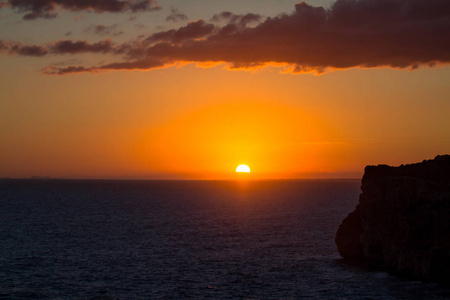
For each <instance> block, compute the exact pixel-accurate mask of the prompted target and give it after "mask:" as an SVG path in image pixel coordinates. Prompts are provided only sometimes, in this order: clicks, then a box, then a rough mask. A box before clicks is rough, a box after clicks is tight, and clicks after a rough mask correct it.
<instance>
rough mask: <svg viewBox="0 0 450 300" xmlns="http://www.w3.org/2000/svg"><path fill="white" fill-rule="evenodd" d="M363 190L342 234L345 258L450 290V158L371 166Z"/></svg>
mask: <svg viewBox="0 0 450 300" xmlns="http://www.w3.org/2000/svg"><path fill="white" fill-rule="evenodd" d="M361 189H362V194H361V195H360V198H359V204H358V205H357V206H356V209H355V210H354V211H353V212H351V213H350V214H349V215H348V216H347V217H346V218H345V219H344V220H343V222H342V224H341V225H340V226H339V229H338V231H337V233H336V238H335V241H336V245H337V248H338V250H339V253H340V254H341V255H342V257H343V258H344V259H346V260H359V261H361V260H362V261H371V262H374V263H377V264H380V265H383V266H384V267H386V268H387V269H389V270H391V271H395V272H397V273H400V274H403V275H405V276H408V277H411V278H415V279H421V280H425V281H437V282H440V283H442V284H444V285H446V286H450V226H449V225H450V155H444V156H437V157H436V158H435V159H433V160H427V161H423V162H422V163H417V164H411V165H401V166H399V167H390V166H387V165H378V166H367V167H366V168H365V173H364V176H363V179H362V186H361Z"/></svg>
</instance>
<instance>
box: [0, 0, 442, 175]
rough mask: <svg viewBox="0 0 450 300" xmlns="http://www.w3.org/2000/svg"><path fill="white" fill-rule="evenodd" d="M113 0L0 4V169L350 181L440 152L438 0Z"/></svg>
mask: <svg viewBox="0 0 450 300" xmlns="http://www.w3.org/2000/svg"><path fill="white" fill-rule="evenodd" d="M119 2H120V5H118V4H117V3H118V2H117V1H111V2H109V1H106V2H105V4H104V5H100V4H98V3H96V2H95V1H94V2H92V3H91V4H89V5H88V4H86V5H84V4H79V3H78V2H77V3H75V2H73V1H66V0H58V1H52V2H51V4H52V5H47V4H45V3H44V2H39V1H37V2H36V3H35V4H33V5H32V6H30V5H28V4H26V1H25V2H23V1H11V0H4V1H3V2H0V33H1V34H0V67H1V70H2V72H0V90H1V96H0V98H1V101H0V140H1V141H2V145H1V147H0V148H1V149H0V165H1V166H2V167H1V168H0V177H20V178H23V177H30V176H33V175H39V176H50V177H57V178H137V179H234V178H235V176H236V174H234V172H230V168H232V167H231V166H235V165H236V162H240V161H242V162H245V163H246V164H248V165H250V166H255V168H254V170H253V171H252V178H255V179H267V178H269V179H293V178H359V177H360V176H361V175H362V172H363V170H364V167H365V166H366V165H368V164H381V163H383V164H393V165H397V164H402V163H408V162H415V161H421V160H423V159H429V158H433V157H435V156H436V155H437V154H445V153H448V152H449V151H450V150H449V149H450V118H448V111H450V101H449V100H448V99H449V94H450V90H449V87H450V68H449V67H448V64H449V62H450V61H449V58H448V48H449V47H448V36H449V34H450V33H449V32H448V31H449V30H448V28H450V25H449V23H450V21H449V20H450V16H448V15H447V14H448V11H450V10H448V9H447V8H446V7H448V5H449V4H448V3H447V2H446V1H426V2H423V4H420V5H419V4H417V3H419V2H417V1H415V2H414V3H412V4H411V3H410V4H408V5H406V4H405V5H396V4H395V3H397V2H396V1H393V2H392V1H381V0H364V1H350V2H349V1H343V0H337V1H332V0H318V1H314V2H313V1H309V2H298V3H297V4H295V3H293V2H291V1H285V0H282V1H279V0H263V2H264V5H262V4H261V2H260V1H252V0H249V1H234V0H233V1H214V2H211V3H210V4H208V5H206V6H205V5H204V1H203V0H192V1H175V0H167V1H164V2H163V1H155V0H152V1H142V3H141V2H139V3H141V4H140V5H139V6H136V5H135V4H136V3H135V1H131V0H126V1H119ZM366 2H367V3H366ZM403 2H404V0H399V2H398V3H403ZM80 3H81V2H80ZM114 3H116V5H113V4H114ZM364 3H366V4H367V5H366V4H364ZM405 3H406V2H405ZM408 3H409V2H408ZM416 6H417V7H416ZM200 8H201V9H200ZM386 12H389V13H388V14H387V13H386ZM386 15H387V16H388V17H386ZM423 20H427V21H426V22H424V21H423ZM355 22H356V23H357V28H359V29H358V32H357V34H356V33H355V30H354V28H356V27H355V26H356V25H355V24H356V23H355ZM360 22H362V23H360ZM424 24H427V25H426V26H427V27H426V28H422V26H424ZM429 28H433V29H432V30H429ZM394 29H395V30H394ZM36 32H39V34H36ZM405 33H408V34H405ZM256 166H257V168H256ZM231 170H232V169H231Z"/></svg>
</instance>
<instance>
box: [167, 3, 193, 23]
mask: <svg viewBox="0 0 450 300" xmlns="http://www.w3.org/2000/svg"><path fill="white" fill-rule="evenodd" d="M186 20H188V16H186V15H185V14H183V13H181V12H179V11H178V9H176V8H173V7H172V8H171V9H170V15H168V16H167V18H166V22H179V21H186Z"/></svg>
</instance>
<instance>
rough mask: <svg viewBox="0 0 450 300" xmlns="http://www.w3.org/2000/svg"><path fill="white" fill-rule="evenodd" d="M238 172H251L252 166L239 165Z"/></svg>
mask: <svg viewBox="0 0 450 300" xmlns="http://www.w3.org/2000/svg"><path fill="white" fill-rule="evenodd" d="M236 172H238V173H250V168H249V167H248V166H247V165H239V166H238V167H237V168H236Z"/></svg>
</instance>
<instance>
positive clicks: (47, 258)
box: [0, 180, 450, 299]
mask: <svg viewBox="0 0 450 300" xmlns="http://www.w3.org/2000/svg"><path fill="white" fill-rule="evenodd" d="M359 187H360V182H359V181H249V182H232V181H70V180H1V181H0V299H160V298H161V299H185V298H193V299H204V298H212V299H448V298H449V296H450V294H449V293H448V290H443V289H441V288H440V287H439V286H437V285H435V284H429V283H421V282H414V281H407V280H405V279H402V278H398V277H396V276H393V275H390V274H388V273H386V272H383V271H381V270H368V269H363V268H361V267H355V266H348V265H346V264H343V263H342V262H341V261H340V260H339V259H340V256H339V254H338V252H337V250H336V246H335V244H334V235H335V232H336V230H337V228H338V226H339V224H340V223H341V221H342V219H343V218H344V217H345V216H346V215H347V214H348V213H349V212H350V211H352V210H353V209H354V207H355V205H356V203H357V202H358V196H359V193H360V189H359Z"/></svg>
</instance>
